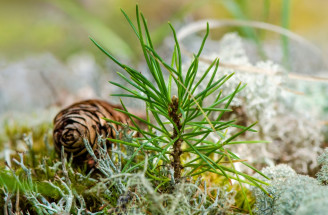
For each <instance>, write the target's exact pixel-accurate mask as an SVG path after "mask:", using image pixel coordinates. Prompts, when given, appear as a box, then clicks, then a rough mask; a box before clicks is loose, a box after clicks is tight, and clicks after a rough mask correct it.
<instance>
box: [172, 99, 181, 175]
mask: <svg viewBox="0 0 328 215" xmlns="http://www.w3.org/2000/svg"><path fill="white" fill-rule="evenodd" d="M169 116H170V117H171V119H172V121H173V122H174V124H175V127H174V130H173V135H172V139H176V138H177V137H178V135H179V133H181V129H182V126H181V113H179V99H178V98H177V97H175V96H173V97H172V102H171V104H170V105H169ZM181 145H182V139H181V138H178V139H177V140H176V141H175V142H174V144H173V152H172V154H171V155H172V156H173V162H172V166H173V169H174V178H175V179H177V180H179V179H180V178H181V170H182V168H183V167H182V165H181V160H180V156H181V154H182V150H181Z"/></svg>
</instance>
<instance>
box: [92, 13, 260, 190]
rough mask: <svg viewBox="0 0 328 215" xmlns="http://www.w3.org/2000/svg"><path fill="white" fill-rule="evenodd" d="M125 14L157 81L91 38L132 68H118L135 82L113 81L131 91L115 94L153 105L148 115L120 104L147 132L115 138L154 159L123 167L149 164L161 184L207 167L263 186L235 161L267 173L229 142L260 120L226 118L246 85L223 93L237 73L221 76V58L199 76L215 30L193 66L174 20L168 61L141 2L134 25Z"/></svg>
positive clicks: (149, 174)
mask: <svg viewBox="0 0 328 215" xmlns="http://www.w3.org/2000/svg"><path fill="white" fill-rule="evenodd" d="M123 14H124V16H125V17H126V19H127V20H128V22H129V24H130V26H131V27H132V29H133V30H134V33H135V34H136V36H137V38H138V39H139V42H140V45H141V49H142V51H143V54H144V58H145V60H146V63H147V65H148V69H149V72H150V74H151V76H152V78H153V79H154V82H151V81H150V80H148V79H147V78H146V76H145V75H144V74H143V73H142V72H139V71H137V70H135V69H133V68H131V67H129V66H127V65H125V64H123V63H121V62H119V61H118V60H117V59H116V58H115V57H113V56H112V55H111V54H110V53H108V52H107V51H106V50H105V49H103V48H102V47H101V46H100V45H99V44H98V43H96V42H95V41H94V40H93V39H91V40H92V41H93V42H94V43H95V45H96V46H98V48H99V49H100V50H101V51H102V52H104V53H105V54H106V55H107V56H108V57H109V58H110V59H112V60H113V61H114V62H115V63H116V64H117V65H119V66H120V67H122V68H123V69H124V70H125V71H126V72H127V74H128V75H124V74H122V73H119V72H118V75H119V76H120V77H121V78H122V79H123V80H125V81H126V83H127V84H128V85H129V87H126V86H123V85H121V84H119V83H116V82H112V81H110V83H111V84H113V85H116V86H118V87H120V88H122V89H123V90H125V91H126V92H127V93H122V94H114V95H113V96H119V97H128V98H132V99H134V100H135V101H137V100H141V101H144V102H145V103H146V107H147V109H146V112H147V119H142V118H140V117H138V116H136V115H134V114H131V113H129V112H128V111H127V109H126V108H125V106H124V104H123V103H122V105H123V107H124V110H119V109H117V110H118V111H120V112H123V113H125V114H127V115H129V116H130V119H131V121H132V122H133V124H134V126H131V129H132V130H134V131H137V132H139V133H140V134H141V135H142V137H140V138H137V139H136V141H134V142H133V143H130V142H125V141H122V140H115V139H109V140H110V141H112V142H116V143H121V144H124V145H127V146H132V147H134V148H135V149H136V151H140V153H143V154H144V156H148V159H143V160H141V161H140V162H139V163H134V166H132V167H131V168H129V169H127V168H123V170H122V172H124V173H128V172H130V171H133V170H134V169H137V168H139V167H140V165H143V164H146V166H147V170H146V173H147V176H149V177H150V178H152V179H153V180H155V181H157V183H158V186H159V188H160V187H164V186H165V185H167V184H168V183H169V182H170V181H172V180H173V181H174V182H180V181H181V180H182V179H183V178H185V177H191V176H197V175H201V174H202V173H204V172H213V173H215V174H217V175H219V176H224V177H226V178H228V179H229V180H231V179H233V180H237V181H238V182H240V183H248V184H250V185H253V186H257V187H259V188H261V186H260V184H261V183H264V182H262V181H260V180H258V179H256V178H254V177H252V176H249V175H247V174H244V173H242V172H239V171H237V170H236V169H235V167H234V163H236V162H240V163H242V164H243V165H246V166H248V167H249V168H251V169H253V170H254V171H256V172H258V173H259V174H261V175H263V174H262V173H261V172H259V171H258V170H256V169H255V168H254V167H252V166H250V165H249V164H248V163H246V162H244V161H240V158H239V157H238V156H237V155H235V154H234V153H233V152H231V151H230V150H229V149H227V148H226V147H225V146H227V145H229V144H237V142H233V140H234V139H235V138H236V137H237V136H239V135H241V134H243V133H244V132H246V131H248V130H251V131H254V130H253V129H251V128H252V127H253V126H254V125H255V123H254V124H252V125H249V126H247V127H244V126H239V125H235V124H233V121H228V122H226V121H222V120H221V118H222V116H223V114H224V113H225V112H228V111H231V110H230V109H228V108H229V104H230V103H231V101H232V99H233V98H234V96H235V94H236V93H238V92H240V91H241V90H242V89H243V88H244V87H245V85H242V84H241V83H240V84H239V86H238V87H237V88H236V89H235V90H234V91H233V92H232V93H231V94H229V95H226V96H224V97H223V96H222V91H220V87H221V86H222V85H223V84H224V83H225V82H227V81H228V80H229V79H230V78H231V77H232V75H233V74H231V75H225V76H222V77H220V78H217V77H216V74H217V71H218V66H219V60H218V59H216V60H214V61H213V63H212V64H211V65H210V66H209V67H208V68H207V70H206V71H205V72H204V73H203V74H202V76H201V78H200V79H199V80H196V79H195V77H196V74H197V73H198V72H199V70H198V62H199V57H200V55H201V52H202V49H203V47H204V44H205V41H206V38H207V37H208V34H209V28H208V26H207V32H206V35H205V37H204V40H203V42H202V44H201V46H200V49H199V51H198V53H197V54H195V55H194V58H193V60H192V62H191V64H190V66H189V67H188V68H187V69H185V68H183V66H182V60H181V59H182V57H183V56H182V54H181V50H180V46H179V42H178V40H177V37H176V33H175V30H174V28H173V27H172V25H171V24H169V25H170V27H171V30H172V32H173V36H174V39H175V47H174V52H173V54H172V59H171V63H167V62H165V60H164V59H162V58H161V57H160V56H159V55H158V53H157V52H156V51H155V49H154V46H153V43H152V40H151V37H150V35H149V30H148V28H147V21H146V19H145V18H144V16H143V15H142V13H139V10H138V7H137V9H136V17H137V25H134V24H133V23H132V21H131V20H130V19H129V17H128V16H127V15H126V14H125V13H124V12H123ZM165 72H166V74H165ZM206 76H210V77H211V79H210V80H209V82H208V83H202V81H203V80H204V79H205V77H206ZM200 84H202V85H204V84H205V85H206V88H205V90H203V91H201V92H197V91H196V89H197V87H198V86H199V85H200ZM212 94H214V95H216V98H215V100H214V101H212V103H211V104H210V105H208V106H206V107H204V105H203V103H204V101H205V100H206V98H207V97H208V96H210V95H212ZM209 116H215V120H212V121H211V120H210V119H209ZM136 120H139V121H141V122H142V123H144V124H146V125H147V126H148V130H147V131H146V130H144V129H142V128H141V127H140V126H139V125H138V123H137V122H136ZM108 121H109V122H111V123H115V124H118V125H122V123H118V122H114V121H112V120H108ZM232 127H236V128H239V129H240V131H238V132H236V133H235V134H233V135H231V136H227V135H226V131H227V129H231V128H232ZM211 136H214V138H213V137H212V138H210V137H211ZM244 143H248V142H244ZM170 155H171V156H172V158H171V157H170ZM182 157H187V159H185V160H184V159H182ZM146 161H147V163H146ZM165 170H166V172H168V171H171V173H172V174H168V175H163V171H164V172H165ZM263 176H264V175H263ZM264 177H265V176H264Z"/></svg>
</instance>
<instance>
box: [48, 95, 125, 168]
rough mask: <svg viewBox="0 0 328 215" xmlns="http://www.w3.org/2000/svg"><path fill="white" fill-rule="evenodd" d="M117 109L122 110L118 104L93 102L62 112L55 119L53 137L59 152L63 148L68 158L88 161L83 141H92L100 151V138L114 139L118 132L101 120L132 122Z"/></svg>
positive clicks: (80, 103)
mask: <svg viewBox="0 0 328 215" xmlns="http://www.w3.org/2000/svg"><path fill="white" fill-rule="evenodd" d="M114 108H119V109H122V107H121V106H119V105H112V104H109V103H108V102H106V101H101V100H95V99H94V100H85V101H81V102H78V103H74V104H72V105H71V106H69V107H67V108H65V109H63V110H61V111H60V112H59V113H58V114H57V115H56V117H55V119H54V131H53V138H54V145H55V149H56V151H57V152H58V153H60V151H61V148H62V146H64V150H65V152H66V153H67V154H68V155H70V154H72V155H73V158H74V161H77V160H78V162H85V161H87V159H88V151H87V149H86V148H85V145H84V142H83V138H87V139H88V140H89V143H90V146H91V147H92V148H93V150H94V151H96V149H97V137H98V135H102V136H103V137H109V138H115V131H113V129H112V128H111V127H110V126H109V125H108V124H107V122H106V121H105V120H104V119H102V118H103V117H105V118H108V119H112V120H114V121H118V122H122V123H128V122H129V121H130V120H129V117H128V116H127V115H125V114H123V113H121V112H118V111H116V110H114ZM112 125H113V126H114V128H116V129H119V128H117V126H116V125H114V124H112Z"/></svg>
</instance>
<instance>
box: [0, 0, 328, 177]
mask: <svg viewBox="0 0 328 215" xmlns="http://www.w3.org/2000/svg"><path fill="white" fill-rule="evenodd" d="M136 3H137V4H138V5H139V9H140V10H141V11H142V12H143V14H144V16H145V17H146V19H147V21H148V25H149V29H150V32H151V36H152V38H153V42H154V44H155V46H156V47H158V49H159V52H160V53H162V54H163V55H164V56H165V55H168V53H170V52H169V51H170V50H171V48H172V44H173V43H172V37H171V36H172V35H171V30H170V28H169V26H168V24H167V22H168V21H170V22H171V23H172V24H173V26H174V27H175V28H176V30H177V32H180V33H181V31H183V30H186V29H187V28H188V26H190V25H192V24H193V23H195V22H196V21H198V20H202V19H214V20H219V21H220V20H221V21H222V20H226V19H229V20H241V21H247V22H251V21H258V22H261V23H268V24H272V25H275V26H280V27H281V29H280V28H278V29H280V31H283V30H282V28H284V29H287V30H289V31H288V32H289V33H290V34H291V35H289V36H286V35H285V36H284V35H282V34H281V33H277V32H276V30H275V29H276V28H275V27H273V26H269V29H267V30H263V29H262V30H261V29H258V28H250V27H245V26H241V25H231V24H230V25H225V26H224V27H220V28H213V29H211V34H210V41H209V44H215V42H216V41H221V40H224V41H223V42H222V43H223V44H221V46H220V44H219V45H218V47H221V48H222V47H225V50H226V51H225V52H224V50H223V52H220V51H217V52H216V53H221V55H222V56H221V55H220V54H217V56H218V57H220V58H221V60H222V62H223V63H224V62H225V60H227V62H228V61H229V60H228V59H229V49H230V48H231V46H234V44H235V46H234V49H233V48H231V52H233V54H231V56H232V58H231V59H235V58H236V56H237V57H238V56H239V55H242V56H243V59H245V58H247V62H246V64H247V65H248V66H249V65H256V63H257V62H258V61H268V60H269V61H272V62H273V63H274V64H277V65H279V66H280V67H281V68H282V69H281V71H284V72H283V73H282V75H281V76H279V77H280V78H284V80H293V81H292V82H290V83H286V82H288V81H284V83H283V84H285V85H284V86H283V87H280V88H279V89H282V88H283V89H284V93H285V92H291V94H292V96H295V95H297V96H298V97H297V98H294V97H292V98H291V97H288V98H287V97H284V96H281V98H282V97H283V98H284V99H282V100H281V99H280V100H279V99H277V98H275V99H277V100H274V101H271V100H270V102H271V103H270V105H272V109H275V111H276V112H277V113H278V114H277V116H279V117H280V115H281V114H282V112H284V113H286V115H289V114H290V113H292V112H294V110H296V109H298V110H299V112H302V117H303V116H305V115H306V117H305V118H304V120H303V121H304V122H303V121H302V123H301V126H303V127H304V128H303V127H302V129H300V130H299V133H300V134H303V135H305V134H309V133H312V134H314V135H317V136H316V137H315V138H312V139H311V138H308V137H307V136H306V135H305V136H304V137H302V138H300V139H299V140H298V142H300V143H302V144H303V143H304V139H310V140H307V141H309V144H308V147H309V148H311V147H313V145H315V146H316V147H317V149H318V150H315V153H319V151H320V150H319V149H320V148H323V144H324V142H325V141H323V137H322V135H323V133H320V132H321V130H322V129H324V128H323V127H322V126H323V125H326V124H327V123H326V122H327V120H328V117H327V116H328V99H326V98H327V97H326V95H327V93H328V91H327V80H328V79H327V77H328V73H327V71H328V70H327V68H328V67H327V62H328V43H327V38H328V13H327V8H328V1H325V0H312V1H308V0H297V1H296V0H294V1H292V0H274V1H270V0H202V1H198V0H180V1H172V0H171V1H168V0H165V1H164V0H158V1H150V0H142V1H131V0H97V1H94V0H74V1H73V0H56V1H51V0H14V1H3V0H2V1H0V119H1V125H0V133H2V134H4V135H1V137H0V146H1V147H3V146H4V145H5V143H9V142H10V143H11V145H15V147H16V146H17V147H18V146H19V143H20V139H21V138H22V134H23V133H26V132H31V131H32V132H33V135H34V138H36V139H38V138H39V139H40V138H41V139H42V137H43V135H44V133H47V132H49V130H51V129H49V128H51V126H52V125H51V124H52V122H51V121H52V119H53V117H54V115H55V114H56V112H57V111H58V109H59V108H60V107H63V106H66V105H69V104H70V103H72V102H74V101H77V100H80V99H84V98H95V97H98V98H102V99H105V100H108V101H111V97H110V96H109V94H110V93H111V92H113V91H115V89H112V88H111V87H110V85H109V84H108V80H112V79H115V78H116V76H115V72H116V71H117V67H115V65H113V63H112V62H110V61H109V60H108V59H107V57H106V56H105V55H104V54H103V53H102V52H100V51H99V50H98V49H97V48H96V47H95V45H94V44H93V43H92V42H91V41H90V39H89V37H92V38H94V39H95V40H96V41H98V42H99V43H100V44H101V45H102V46H103V47H104V48H105V49H107V50H109V51H110V52H111V53H112V54H113V55H114V56H116V57H117V58H119V59H120V60H122V61H123V62H125V63H126V64H129V65H132V66H135V67H137V68H140V69H145V67H144V64H143V61H142V55H141V54H142V53H141V50H140V48H139V45H138V41H137V38H136V37H135V35H134V33H133V30H132V29H131V28H130V26H129V25H128V23H127V21H126V19H125V17H124V16H123V14H122V13H121V10H120V9H123V10H124V11H125V12H126V13H127V14H128V16H130V18H131V20H132V21H134V20H135V5H136ZM230 32H235V35H232V36H231V35H230V36H228V37H225V35H227V34H229V33H230ZM192 34H193V35H190V36H191V37H189V39H188V38H187V37H186V38H185V41H186V43H185V44H184V45H185V46H186V48H187V49H188V48H189V49H190V50H193V48H194V47H193V45H194V44H195V46H196V47H198V46H199V44H200V42H199V40H197V36H201V35H204V31H202V30H199V31H197V32H193V33H192ZM193 36H194V37H193ZM211 42H213V43H211ZM239 43H243V45H242V46H243V47H244V48H245V52H242V53H239V52H238V50H241V49H243V47H241V46H239ZM209 51H213V50H209ZM231 56H230V57H231ZM240 62H244V61H240V59H239V61H238V62H234V61H233V60H232V61H230V63H232V65H234V63H236V64H239V65H240ZM272 68H273V67H270V69H272ZM230 72H231V71H230ZM297 75H300V76H297ZM249 77H251V79H250V82H251V81H252V80H254V79H256V78H257V77H253V76H249ZM295 80H296V82H295ZM266 81H267V82H265V81H264V82H263V83H271V82H272V80H271V79H268V80H266ZM248 84H249V85H251V86H258V87H259V88H256V89H255V88H254V91H252V92H253V93H255V96H256V93H258V92H259V94H260V93H261V90H262V91H268V89H266V88H265V85H256V84H253V85H252V83H248ZM279 84H280V83H279ZM250 89H252V88H250ZM275 89H276V88H275ZM279 92H280V91H279ZM255 96H254V97H255ZM279 98H280V97H279ZM248 99H249V98H248ZM278 100H279V101H278ZM299 101H300V102H299ZM114 102H117V100H115V101H114ZM256 102H257V101H256ZM275 102H277V103H278V102H282V103H286V105H285V106H284V108H279V107H280V106H277V105H275V104H276V103H275ZM288 102H290V103H293V102H294V103H293V105H290V104H288V105H289V106H288V105H287V103H288ZM251 103H252V102H250V103H249V104H251ZM257 103H258V102H257ZM274 105H275V106H274ZM263 106H266V103H265V102H263V103H262V106H261V107H263ZM287 106H288V108H289V109H288V108H287V109H286V107H287ZM290 106H293V108H290ZM250 107H251V106H249V108H250ZM261 107H260V106H256V108H259V109H260V108H261ZM270 107H271V106H270ZM277 107H278V108H277ZM252 108H253V107H252ZM315 108H316V110H315V111H312V109H315ZM253 109H254V108H253ZM265 110H266V109H263V110H262V112H263V111H264V112H265ZM286 110H288V111H287V112H286ZM279 111H280V112H279ZM279 114H280V115H279ZM298 114H299V113H298ZM255 115H257V118H259V114H258V113H256V114H255V113H254V116H255ZM271 116H272V115H270V117H271ZM263 117H264V116H263ZM263 117H262V118H263ZM249 118H250V119H252V120H253V118H254V117H253V118H252V117H251V116H249ZM269 119H270V118H268V119H267V120H269ZM280 119H281V117H280ZM295 119H300V117H299V116H298V115H297V114H295V117H294V118H293V120H295ZM319 119H320V120H319ZM254 120H258V119H254ZM289 120H290V119H284V120H280V122H277V123H278V124H275V123H272V124H274V125H275V126H276V127H275V129H276V128H278V127H283V126H284V125H286V124H288V123H289V122H290V121H289ZM311 120H312V121H314V123H313V124H306V123H308V122H309V121H311ZM277 121H279V120H277ZM282 122H284V125H282V124H279V123H282ZM304 123H305V124H304ZM263 124H268V123H267V121H265V119H264V120H263ZM294 126H295V127H297V128H299V127H300V124H299V123H298V122H297V123H296V124H295V125H294ZM307 126H309V127H311V129H312V130H311V129H308V127H307ZM315 126H318V128H317V127H315ZM270 129H272V127H270V128H267V130H266V128H265V127H263V131H266V132H268V137H267V136H262V137H263V138H264V139H272V140H277V141H281V139H282V137H281V135H282V134H279V135H280V136H279V135H278V136H274V135H273V134H272V135H271V136H270V135H269V133H270V132H269V131H268V130H270ZM304 130H306V132H304ZM288 132H289V133H288ZM288 132H287V133H286V132H285V133H283V135H290V134H291V133H293V132H295V129H294V127H290V131H288ZM316 132H317V133H318V134H317V133H316ZM319 135H320V137H319ZM323 136H324V135H323ZM290 141H293V140H290ZM304 144H305V143H304ZM9 145H10V144H9ZM295 147H296V145H295ZM299 147H303V145H302V146H299ZM299 147H298V148H299ZM302 153H303V152H300V153H299V154H298V155H297V156H303V157H304V156H305V155H304V153H303V154H302ZM264 154H265V153H264ZM305 154H306V153H305ZM4 155H5V153H3V156H4ZM265 155H267V154H265ZM267 156H268V155H267ZM297 156H296V157H297ZM0 157H1V156H0ZM271 157H274V156H271ZM296 157H293V158H290V159H294V160H295V159H296ZM315 157H316V155H311V156H310V158H309V159H308V161H307V162H310V164H311V162H312V164H313V162H315V161H313V160H315ZM279 159H280V160H278V161H277V160H275V161H276V162H280V161H282V162H287V161H289V160H288V159H289V158H288V159H287V158H281V157H279ZM261 162H262V161H261ZM263 162H264V161H263ZM267 163H268V162H267ZM310 164H308V163H307V164H306V165H310ZM297 165H299V164H295V166H297ZM299 169H300V172H305V173H307V172H309V171H310V170H309V169H307V168H306V167H304V166H302V167H300V168H299Z"/></svg>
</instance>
